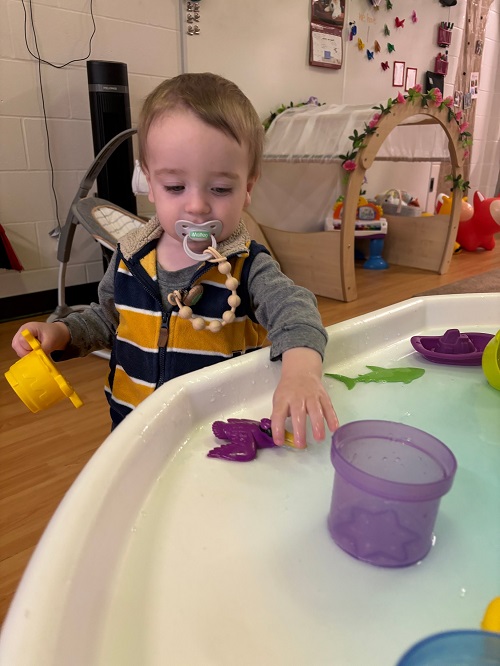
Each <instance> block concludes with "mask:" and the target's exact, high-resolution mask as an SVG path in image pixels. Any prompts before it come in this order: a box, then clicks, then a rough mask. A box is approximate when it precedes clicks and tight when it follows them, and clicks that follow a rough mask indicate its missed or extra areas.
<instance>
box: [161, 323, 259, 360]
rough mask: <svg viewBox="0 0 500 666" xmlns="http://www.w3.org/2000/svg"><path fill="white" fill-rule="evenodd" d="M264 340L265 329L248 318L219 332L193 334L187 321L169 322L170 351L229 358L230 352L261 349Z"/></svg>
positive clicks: (207, 331)
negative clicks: (213, 354) (204, 353)
mask: <svg viewBox="0 0 500 666" xmlns="http://www.w3.org/2000/svg"><path fill="white" fill-rule="evenodd" d="M266 338H267V332H266V331H265V329H264V328H263V327H262V326H260V325H258V324H254V323H253V322H252V321H251V320H250V319H248V318H245V319H243V320H237V321H234V322H233V323H232V324H226V325H225V326H224V327H223V329H222V331H221V332H220V333H212V331H209V330H207V329H205V330H203V331H195V330H194V329H193V326H192V324H191V321H190V320H189V319H181V318H180V317H174V316H172V317H171V319H170V337H169V348H174V349H178V350H179V351H184V350H185V351H195V352H196V351H198V352H200V353H203V352H204V351H205V352H211V353H219V354H224V355H226V356H231V355H232V353H233V351H246V350H247V349H253V348H254V347H260V346H262V345H263V343H264V341H265V340H266Z"/></svg>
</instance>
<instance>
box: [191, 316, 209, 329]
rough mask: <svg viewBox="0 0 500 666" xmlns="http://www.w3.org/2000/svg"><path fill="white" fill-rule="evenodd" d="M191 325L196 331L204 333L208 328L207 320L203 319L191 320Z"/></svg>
mask: <svg viewBox="0 0 500 666" xmlns="http://www.w3.org/2000/svg"><path fill="white" fill-rule="evenodd" d="M191 323H192V325H193V328H194V330H195V331H203V329H204V328H205V326H206V324H205V320H204V319H202V318H201V317H195V318H194V319H191Z"/></svg>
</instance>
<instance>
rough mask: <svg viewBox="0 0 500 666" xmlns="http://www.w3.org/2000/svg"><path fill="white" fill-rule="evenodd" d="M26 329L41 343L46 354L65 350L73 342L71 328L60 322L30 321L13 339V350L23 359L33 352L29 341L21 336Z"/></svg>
mask: <svg viewBox="0 0 500 666" xmlns="http://www.w3.org/2000/svg"><path fill="white" fill-rule="evenodd" d="M26 329H28V331H29V332H30V333H31V335H32V336H33V337H34V338H36V339H37V340H38V341H39V343H40V345H41V346H42V349H43V351H44V352H45V353H46V354H50V353H51V352H53V351H56V349H65V348H66V347H67V345H68V344H69V342H70V340H71V335H70V332H69V328H68V327H67V326H66V325H65V324H63V323H62V322H60V321H55V322H53V323H51V324H47V323H46V322H42V321H30V322H28V323H27V324H23V325H22V326H21V328H20V329H19V330H18V331H17V333H16V334H15V336H14V337H13V338H12V349H13V350H14V351H15V352H16V354H17V355H18V356H20V357H21V358H22V357H23V356H26V354H29V353H30V351H32V349H31V347H30V345H29V343H28V341H27V340H26V339H25V338H24V336H23V335H21V331H24V330H26Z"/></svg>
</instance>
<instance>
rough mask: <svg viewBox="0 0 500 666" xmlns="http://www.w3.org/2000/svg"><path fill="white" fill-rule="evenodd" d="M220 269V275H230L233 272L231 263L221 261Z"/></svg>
mask: <svg viewBox="0 0 500 666" xmlns="http://www.w3.org/2000/svg"><path fill="white" fill-rule="evenodd" d="M218 268H219V273H222V274H223V275H228V274H229V273H230V272H231V264H230V263H229V261H221V262H220V264H219V266H218Z"/></svg>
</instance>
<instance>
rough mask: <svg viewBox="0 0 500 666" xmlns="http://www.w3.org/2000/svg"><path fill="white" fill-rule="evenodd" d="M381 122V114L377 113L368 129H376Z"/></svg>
mask: <svg viewBox="0 0 500 666" xmlns="http://www.w3.org/2000/svg"><path fill="white" fill-rule="evenodd" d="M379 120H380V113H376V114H375V115H374V116H373V118H372V119H371V120H370V122H369V123H368V127H370V128H373V127H376V126H377V123H378V121H379Z"/></svg>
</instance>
